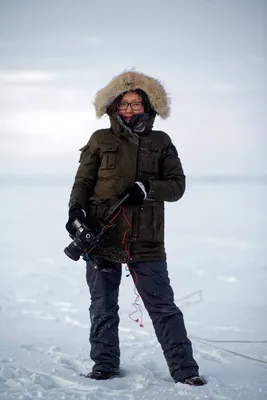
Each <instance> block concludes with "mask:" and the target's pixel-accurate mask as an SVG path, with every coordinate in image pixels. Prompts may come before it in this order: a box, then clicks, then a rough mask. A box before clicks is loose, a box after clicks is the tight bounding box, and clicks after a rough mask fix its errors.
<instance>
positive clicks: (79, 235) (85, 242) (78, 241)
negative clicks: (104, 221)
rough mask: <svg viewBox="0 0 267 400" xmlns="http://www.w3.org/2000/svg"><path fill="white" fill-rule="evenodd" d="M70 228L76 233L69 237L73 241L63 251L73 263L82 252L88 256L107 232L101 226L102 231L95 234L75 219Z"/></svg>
mask: <svg viewBox="0 0 267 400" xmlns="http://www.w3.org/2000/svg"><path fill="white" fill-rule="evenodd" d="M72 226H73V227H74V228H75V229H76V232H75V235H70V236H71V238H72V239H73V241H72V242H71V243H70V244H69V245H68V246H67V247H66V248H65V249H64V253H65V254H66V255H67V256H68V257H69V258H71V259H72V260H74V261H78V260H79V259H80V257H81V255H82V254H83V253H84V252H86V253H87V254H89V253H91V252H92V250H94V249H95V248H96V247H98V246H99V244H100V242H101V241H102V240H103V239H104V237H105V236H106V234H107V230H109V229H108V228H105V227H104V226H103V229H102V230H101V231H100V232H98V233H97V232H96V231H95V230H93V229H91V228H88V227H87V226H86V225H84V224H82V223H81V222H80V221H79V220H78V219H77V218H76V219H75V220H74V221H73V223H72Z"/></svg>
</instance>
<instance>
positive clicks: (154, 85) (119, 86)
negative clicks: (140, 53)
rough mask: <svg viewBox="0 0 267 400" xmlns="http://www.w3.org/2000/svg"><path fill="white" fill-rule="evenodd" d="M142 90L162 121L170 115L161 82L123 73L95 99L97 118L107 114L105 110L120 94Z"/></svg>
mask: <svg viewBox="0 0 267 400" xmlns="http://www.w3.org/2000/svg"><path fill="white" fill-rule="evenodd" d="M135 89H142V90H143V91H144V92H145V93H146V94H147V96H148V98H149V101H150V103H151V106H152V107H153V109H154V110H155V111H156V113H157V114H159V115H160V116H161V117H162V118H163V119H166V118H168V116H169V115H170V98H169V96H168V94H167V92H166V91H165V89H164V87H163V85H162V84H161V82H160V81H159V80H157V79H154V78H151V77H150V76H148V75H145V74H143V73H141V72H136V71H125V72H123V73H121V74H119V75H117V76H115V77H114V78H113V79H112V80H111V81H110V82H109V83H108V85H106V86H105V87H104V88H103V89H101V90H99V91H98V92H97V94H96V97H95V102H94V105H95V110H96V116H97V118H100V117H102V116H103V115H104V114H106V113H107V108H108V107H109V106H110V105H111V104H112V103H113V101H114V100H115V99H116V98H117V97H119V96H120V95H121V94H123V93H125V92H129V91H134V90H135Z"/></svg>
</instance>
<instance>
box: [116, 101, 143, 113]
mask: <svg viewBox="0 0 267 400" xmlns="http://www.w3.org/2000/svg"><path fill="white" fill-rule="evenodd" d="M128 106H130V107H131V109H132V110H133V111H141V110H142V107H143V103H142V101H133V102H132V103H127V101H121V102H120V103H119V104H118V110H120V111H126V110H127V108H128Z"/></svg>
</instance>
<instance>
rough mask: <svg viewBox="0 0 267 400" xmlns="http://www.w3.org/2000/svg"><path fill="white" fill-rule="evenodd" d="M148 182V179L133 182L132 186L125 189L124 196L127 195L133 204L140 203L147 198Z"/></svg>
mask: <svg viewBox="0 0 267 400" xmlns="http://www.w3.org/2000/svg"><path fill="white" fill-rule="evenodd" d="M149 188H150V184H149V181H148V180H145V181H144V182H139V181H137V182H135V183H134V184H133V185H132V186H130V187H129V188H128V189H126V190H125V192H124V196H125V195H127V194H128V195H129V202H131V203H134V204H140V203H142V202H143V200H145V199H146V198H147V194H148V192H149Z"/></svg>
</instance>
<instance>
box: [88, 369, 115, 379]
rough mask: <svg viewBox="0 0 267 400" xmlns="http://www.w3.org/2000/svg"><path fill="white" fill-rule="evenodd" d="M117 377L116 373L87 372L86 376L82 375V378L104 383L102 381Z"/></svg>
mask: <svg viewBox="0 0 267 400" xmlns="http://www.w3.org/2000/svg"><path fill="white" fill-rule="evenodd" d="M118 375H119V373H118V372H111V371H91V372H88V374H86V375H82V376H85V378H90V379H95V380H96V381H104V380H107V379H111V378H114V377H116V376H118Z"/></svg>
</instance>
